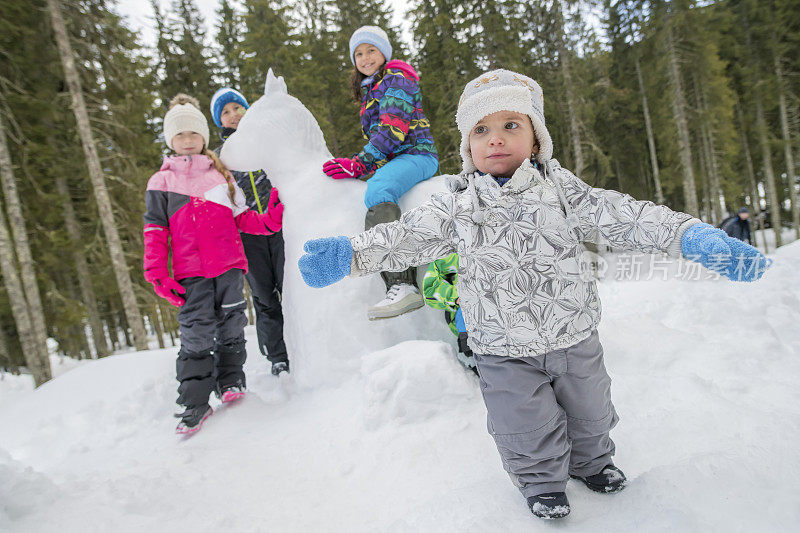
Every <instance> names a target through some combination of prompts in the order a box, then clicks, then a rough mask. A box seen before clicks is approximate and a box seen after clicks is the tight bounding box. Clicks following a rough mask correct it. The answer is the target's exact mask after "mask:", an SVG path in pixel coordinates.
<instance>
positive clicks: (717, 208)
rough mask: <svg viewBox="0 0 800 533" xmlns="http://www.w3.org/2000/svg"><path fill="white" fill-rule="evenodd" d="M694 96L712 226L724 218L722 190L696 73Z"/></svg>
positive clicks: (712, 141)
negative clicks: (703, 153)
mask: <svg viewBox="0 0 800 533" xmlns="http://www.w3.org/2000/svg"><path fill="white" fill-rule="evenodd" d="M693 80H694V86H695V94H696V97H697V100H698V108H699V109H700V111H701V113H702V117H703V119H702V121H701V128H700V134H701V136H702V137H703V149H704V150H705V152H706V162H707V163H708V168H707V170H708V178H709V189H708V191H709V198H710V200H711V208H712V210H713V214H712V217H711V220H712V222H713V224H714V225H717V224H718V223H719V222H721V221H722V219H723V218H725V211H724V206H723V204H722V188H721V187H720V185H719V183H720V182H719V164H718V162H717V154H716V151H715V149H714V132H713V125H712V123H711V120H710V119H709V111H708V101H707V100H706V91H705V87H703V86H702V85H701V82H700V80H699V79H698V78H697V73H696V72H695V73H694V75H693Z"/></svg>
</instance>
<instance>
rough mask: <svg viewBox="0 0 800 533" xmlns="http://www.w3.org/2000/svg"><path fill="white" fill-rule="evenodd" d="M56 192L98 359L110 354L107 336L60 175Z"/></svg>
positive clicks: (69, 200) (64, 179)
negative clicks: (59, 197) (70, 242)
mask: <svg viewBox="0 0 800 533" xmlns="http://www.w3.org/2000/svg"><path fill="white" fill-rule="evenodd" d="M56 190H57V191H58V194H60V195H61V197H62V200H61V201H62V208H63V209H64V223H65V226H66V228H67V234H68V235H69V238H70V239H71V240H72V258H73V259H74V261H75V270H76V271H77V273H78V285H79V286H80V289H81V297H82V299H83V303H84V305H85V306H86V313H87V314H88V315H89V316H88V318H89V326H90V328H91V330H92V342H93V343H94V348H95V351H96V352H97V357H105V356H107V355H108V354H109V351H108V343H107V342H106V334H105V331H103V323H102V322H101V321H100V313H99V312H98V310H97V301H96V300H95V296H94V289H93V288H92V278H91V275H90V274H89V265H88V264H87V263H86V256H85V255H84V253H83V249H82V247H81V242H82V239H81V231H80V226H79V225H78V219H77V217H76V216H75V210H74V209H73V207H72V199H71V198H70V194H69V188H68V187H67V179H66V178H65V177H64V176H63V175H62V174H59V175H58V176H57V177H56Z"/></svg>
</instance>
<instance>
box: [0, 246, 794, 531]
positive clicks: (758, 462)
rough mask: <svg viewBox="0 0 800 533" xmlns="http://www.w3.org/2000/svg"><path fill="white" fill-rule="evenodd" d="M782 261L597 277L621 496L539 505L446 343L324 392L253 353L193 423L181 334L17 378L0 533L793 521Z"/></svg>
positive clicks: (4, 453) (2, 463)
mask: <svg viewBox="0 0 800 533" xmlns="http://www.w3.org/2000/svg"><path fill="white" fill-rule="evenodd" d="M773 257H774V258H775V259H776V263H775V266H774V267H773V269H772V270H771V271H770V272H769V273H768V274H767V275H766V277H765V278H764V279H763V280H762V281H760V282H758V283H756V284H752V285H744V284H733V283H730V282H725V281H681V280H675V279H670V280H668V281H661V280H650V281H619V280H615V279H614V278H613V277H612V276H609V277H607V279H606V280H605V281H604V282H602V283H601V284H600V292H601V297H602V300H603V307H604V318H603V322H602V325H601V328H600V333H601V339H602V340H603V343H604V345H605V349H606V364H607V366H608V368H609V372H610V373H611V375H612V378H613V380H614V385H613V395H614V402H615V404H616V406H617V410H618V411H619V414H620V417H621V422H620V424H619V426H618V427H617V428H616V429H615V430H614V432H613V433H612V436H613V437H614V439H615V441H616V443H617V450H618V452H617V457H616V461H617V464H618V465H620V466H621V467H622V468H623V469H624V470H625V471H626V473H627V474H628V476H629V478H630V480H631V481H630V486H629V487H628V488H627V489H626V490H625V491H623V492H622V493H620V494H617V495H610V496H606V495H598V494H595V493H591V492H590V491H588V490H587V489H585V488H584V487H582V486H579V485H577V484H575V483H574V482H570V484H569V486H568V487H567V493H568V495H569V497H570V500H571V502H572V506H573V511H572V514H571V515H570V517H568V518H567V519H566V520H565V521H563V523H560V524H550V523H543V522H540V521H537V520H536V519H535V518H533V517H532V516H531V515H530V513H529V511H528V510H527V508H526V506H525V503H524V500H523V499H522V497H521V496H520V495H519V494H518V493H517V491H516V489H515V488H514V487H513V485H512V484H511V482H510V481H509V479H508V478H507V476H506V475H505V473H504V472H503V470H502V468H501V466H500V461H499V458H498V455H497V452H496V450H495V448H494V444H493V442H492V440H491V438H490V437H489V435H488V434H487V433H486V430H485V410H484V407H483V404H482V402H481V399H480V393H479V391H478V386H477V385H478V384H477V380H476V379H475V378H474V377H473V376H472V375H471V374H469V373H467V372H465V371H463V370H462V369H461V368H460V366H459V365H458V363H457V362H456V360H455V357H454V355H453V350H452V348H451V347H450V346H449V345H448V344H446V343H442V342H439V341H410V342H404V343H400V344H397V345H394V346H392V347H390V348H388V349H385V350H380V351H377V352H372V353H368V354H365V355H363V356H361V357H360V358H359V360H358V361H355V362H354V361H350V362H347V363H346V364H345V366H348V367H350V366H353V367H354V368H356V369H357V370H356V371H355V372H353V373H352V375H351V376H350V377H349V378H348V379H345V380H339V381H335V382H333V381H331V382H329V383H325V384H323V385H317V386H315V387H313V388H312V387H304V386H301V385H299V384H298V383H293V382H282V383H281V382H279V381H278V380H277V379H275V378H274V377H272V376H271V375H268V374H267V371H266V364H265V362H264V360H263V359H262V358H261V357H260V356H257V355H256V354H255V353H253V351H252V350H251V354H250V358H249V360H248V363H247V367H246V370H247V372H248V376H249V379H250V382H249V386H250V390H251V393H250V395H249V396H248V397H247V398H246V399H245V400H243V401H242V402H241V404H240V405H235V406H231V407H227V406H226V407H225V408H221V409H219V411H218V412H216V413H215V414H214V416H212V417H211V418H210V419H209V420H208V422H207V425H206V427H205V428H204V429H203V431H202V432H201V433H199V434H198V435H196V436H194V437H192V438H189V439H186V440H182V439H180V438H177V437H176V436H175V435H174V434H173V433H172V430H173V427H174V424H175V421H174V420H173V419H172V418H171V417H170V413H171V409H172V405H173V403H172V402H173V401H174V398H175V385H176V383H175V382H174V355H175V349H173V348H170V349H166V350H152V351H150V352H144V353H127V354H121V355H115V356H112V357H109V358H106V359H103V360H100V361H95V362H89V363H85V364H82V365H79V366H77V367H76V368H74V369H73V370H70V371H68V372H65V373H63V374H62V375H61V376H59V377H58V378H56V379H54V380H53V381H51V382H50V383H47V384H46V385H44V386H43V387H41V388H40V389H38V390H36V391H16V392H15V393H14V394H8V393H7V392H3V393H2V395H0V399H2V404H0V428H2V431H0V479H2V480H3V482H2V483H0V530H4V531H6V530H8V531H54V530H58V531H109V530H113V531H142V530H159V531H213V530H219V529H221V528H225V529H229V530H241V531H298V532H299V531H348V532H349V531H515V530H519V531H521V530H525V531H539V530H541V531H546V530H550V529H552V528H553V527H557V528H568V529H569V530H570V531H611V530H613V531H615V532H619V533H622V532H627V531H636V532H637V533H640V532H642V531H720V532H721V531H725V532H729V531H797V524H798V522H800V503H798V501H797V495H798V494H800V456H799V455H798V453H797V442H800V393H798V390H799V389H798V386H797V381H798V378H800V358H798V353H800V329H798V328H797V324H798V322H799V321H800V289H798V287H800V283H798V282H800V274H798V272H799V270H798V268H797V267H798V265H800V243H798V244H794V245H789V246H787V247H784V248H782V249H781V250H779V251H778V252H777V253H776V254H775V255H774V256H773ZM418 313H427V314H428V315H429V316H428V317H427V319H430V320H439V319H440V318H441V317H439V313H438V312H435V311H433V310H429V309H425V310H423V311H418ZM248 333H249V338H250V339H251V340H254V339H253V332H252V330H249V331H248ZM330 341H331V342H335V339H330ZM251 345H253V343H251ZM8 380H9V378H8V376H5V377H4V379H3V380H2V381H0V390H4V389H7V388H9V383H13V381H8ZM297 381H298V382H302V381H303V380H302V379H299V378H298V380H297ZM11 387H14V385H11Z"/></svg>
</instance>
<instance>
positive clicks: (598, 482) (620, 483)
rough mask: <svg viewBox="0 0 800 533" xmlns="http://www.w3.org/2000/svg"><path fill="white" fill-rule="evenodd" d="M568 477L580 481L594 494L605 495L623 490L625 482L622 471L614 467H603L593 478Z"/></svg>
mask: <svg viewBox="0 0 800 533" xmlns="http://www.w3.org/2000/svg"><path fill="white" fill-rule="evenodd" d="M569 477H571V478H572V479H577V480H578V481H582V482H583V484H584V485H586V486H587V487H589V488H590V489H592V490H593V491H595V492H603V493H607V494H608V493H612V492H619V491H621V490H622V489H624V488H625V482H626V481H627V478H626V477H625V474H623V473H622V470H620V469H619V468H617V467H616V466H614V465H607V466H605V467H604V468H603V469H602V470H601V471H600V473H599V474H594V475H593V476H586V477H580V476H573V475H570V476H569Z"/></svg>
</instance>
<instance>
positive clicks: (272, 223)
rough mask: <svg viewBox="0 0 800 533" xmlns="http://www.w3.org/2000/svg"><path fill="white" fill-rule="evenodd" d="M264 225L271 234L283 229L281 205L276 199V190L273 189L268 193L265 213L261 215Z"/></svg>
mask: <svg viewBox="0 0 800 533" xmlns="http://www.w3.org/2000/svg"><path fill="white" fill-rule="evenodd" d="M261 219H262V220H263V221H264V225H265V226H266V227H267V229H268V230H270V231H271V232H273V233H278V232H279V231H280V230H281V228H282V227H283V204H282V203H281V201H280V199H279V198H278V189H276V188H275V187H273V188H272V190H271V191H270V193H269V200H267V212H266V213H264V214H263V215H261Z"/></svg>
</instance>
